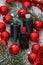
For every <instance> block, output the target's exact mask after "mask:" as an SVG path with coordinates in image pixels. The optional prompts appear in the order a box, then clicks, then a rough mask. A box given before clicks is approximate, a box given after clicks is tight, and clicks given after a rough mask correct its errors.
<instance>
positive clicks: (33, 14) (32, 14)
mask: <svg viewBox="0 0 43 65" xmlns="http://www.w3.org/2000/svg"><path fill="white" fill-rule="evenodd" d="M9 8H10V9H11V10H16V11H18V10H20V9H19V8H18V7H16V8H14V7H12V6H9ZM27 10H28V13H29V14H31V16H32V17H33V19H35V20H36V19H39V20H41V21H43V20H42V19H41V18H42V16H41V17H38V16H37V15H36V14H35V13H33V12H31V11H29V9H28V8H27ZM15 16H17V14H16V15H15ZM15 16H14V17H15Z"/></svg>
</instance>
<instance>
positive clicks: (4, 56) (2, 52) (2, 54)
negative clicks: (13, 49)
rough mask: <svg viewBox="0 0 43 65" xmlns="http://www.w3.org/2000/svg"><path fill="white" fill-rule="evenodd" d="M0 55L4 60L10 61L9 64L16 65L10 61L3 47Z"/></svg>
mask: <svg viewBox="0 0 43 65" xmlns="http://www.w3.org/2000/svg"><path fill="white" fill-rule="evenodd" d="M0 55H1V56H2V57H3V58H4V59H6V60H8V62H9V63H10V64H11V65H14V64H13V63H12V61H11V60H10V58H9V57H8V56H6V55H5V54H4V49H3V48H2V47H0Z"/></svg>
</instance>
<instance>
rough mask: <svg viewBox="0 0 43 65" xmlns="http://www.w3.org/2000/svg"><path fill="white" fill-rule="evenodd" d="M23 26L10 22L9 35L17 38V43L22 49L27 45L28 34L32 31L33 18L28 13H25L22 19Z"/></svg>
mask: <svg viewBox="0 0 43 65" xmlns="http://www.w3.org/2000/svg"><path fill="white" fill-rule="evenodd" d="M22 23H23V27H21V26H20V25H18V24H17V23H15V24H12V23H11V26H10V28H11V37H13V38H14V39H16V40H17V39H19V44H20V47H21V48H22V49H25V48H28V47H29V34H30V33H31V32H32V31H33V19H32V18H31V16H30V14H26V16H25V18H24V19H23V21H22Z"/></svg>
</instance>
